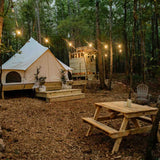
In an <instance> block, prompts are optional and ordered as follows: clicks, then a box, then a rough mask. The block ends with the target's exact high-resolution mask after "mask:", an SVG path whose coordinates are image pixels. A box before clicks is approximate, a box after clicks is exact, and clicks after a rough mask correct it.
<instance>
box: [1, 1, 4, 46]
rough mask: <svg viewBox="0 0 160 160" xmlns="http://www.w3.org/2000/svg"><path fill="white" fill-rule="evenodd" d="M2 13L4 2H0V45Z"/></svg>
mask: <svg viewBox="0 0 160 160" xmlns="http://www.w3.org/2000/svg"><path fill="white" fill-rule="evenodd" d="M3 12H4V0H0V44H1V42H2V28H3V16H4V15H3Z"/></svg>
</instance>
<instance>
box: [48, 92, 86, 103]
mask: <svg viewBox="0 0 160 160" xmlns="http://www.w3.org/2000/svg"><path fill="white" fill-rule="evenodd" d="M81 98H85V94H84V93H78V94H68V95H60V96H53V97H51V98H46V102H55V101H68V100H76V99H81Z"/></svg>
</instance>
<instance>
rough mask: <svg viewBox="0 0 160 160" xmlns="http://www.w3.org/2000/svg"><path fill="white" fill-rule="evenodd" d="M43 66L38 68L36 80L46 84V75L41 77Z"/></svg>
mask: <svg viewBox="0 0 160 160" xmlns="http://www.w3.org/2000/svg"><path fill="white" fill-rule="evenodd" d="M40 69H41V66H40V67H38V68H37V72H36V73H35V74H34V76H35V80H36V82H39V84H40V86H42V85H44V84H45V80H46V77H44V76H41V77H39V73H40Z"/></svg>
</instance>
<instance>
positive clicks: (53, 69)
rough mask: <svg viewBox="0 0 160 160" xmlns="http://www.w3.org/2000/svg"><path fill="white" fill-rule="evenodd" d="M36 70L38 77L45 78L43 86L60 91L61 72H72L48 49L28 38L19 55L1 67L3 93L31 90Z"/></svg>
mask: <svg viewBox="0 0 160 160" xmlns="http://www.w3.org/2000/svg"><path fill="white" fill-rule="evenodd" d="M38 68H40V70H39V71H40V72H39V77H46V80H45V81H46V83H45V84H46V85H50V86H51V85H52V87H53V88H54V87H55V89H61V71H62V70H65V71H66V72H67V71H72V68H70V67H68V66H67V65H65V64H64V63H62V62H61V61H60V60H58V59H57V58H56V57H55V56H54V55H53V54H52V52H51V51H50V50H49V48H47V47H44V46H42V45H41V44H40V43H38V42H37V41H36V40H34V39H33V38H30V39H29V41H28V42H27V43H26V44H25V45H24V46H23V47H22V48H21V49H20V51H19V53H16V54H15V55H14V56H12V57H11V58H10V59H9V60H8V61H7V62H5V63H4V64H3V65H2V84H3V91H8V90H21V89H31V88H32V87H33V85H34V83H35V74H36V73H37V69H38Z"/></svg>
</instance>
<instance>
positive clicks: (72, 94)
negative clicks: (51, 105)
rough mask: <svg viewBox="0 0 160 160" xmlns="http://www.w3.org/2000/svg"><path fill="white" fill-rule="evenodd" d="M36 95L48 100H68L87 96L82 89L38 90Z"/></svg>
mask: <svg viewBox="0 0 160 160" xmlns="http://www.w3.org/2000/svg"><path fill="white" fill-rule="evenodd" d="M36 97H41V98H45V99H46V102H52V101H68V100H75V99H81V98H85V94H84V93H82V92H81V89H62V90H55V91H45V92H36Z"/></svg>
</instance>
